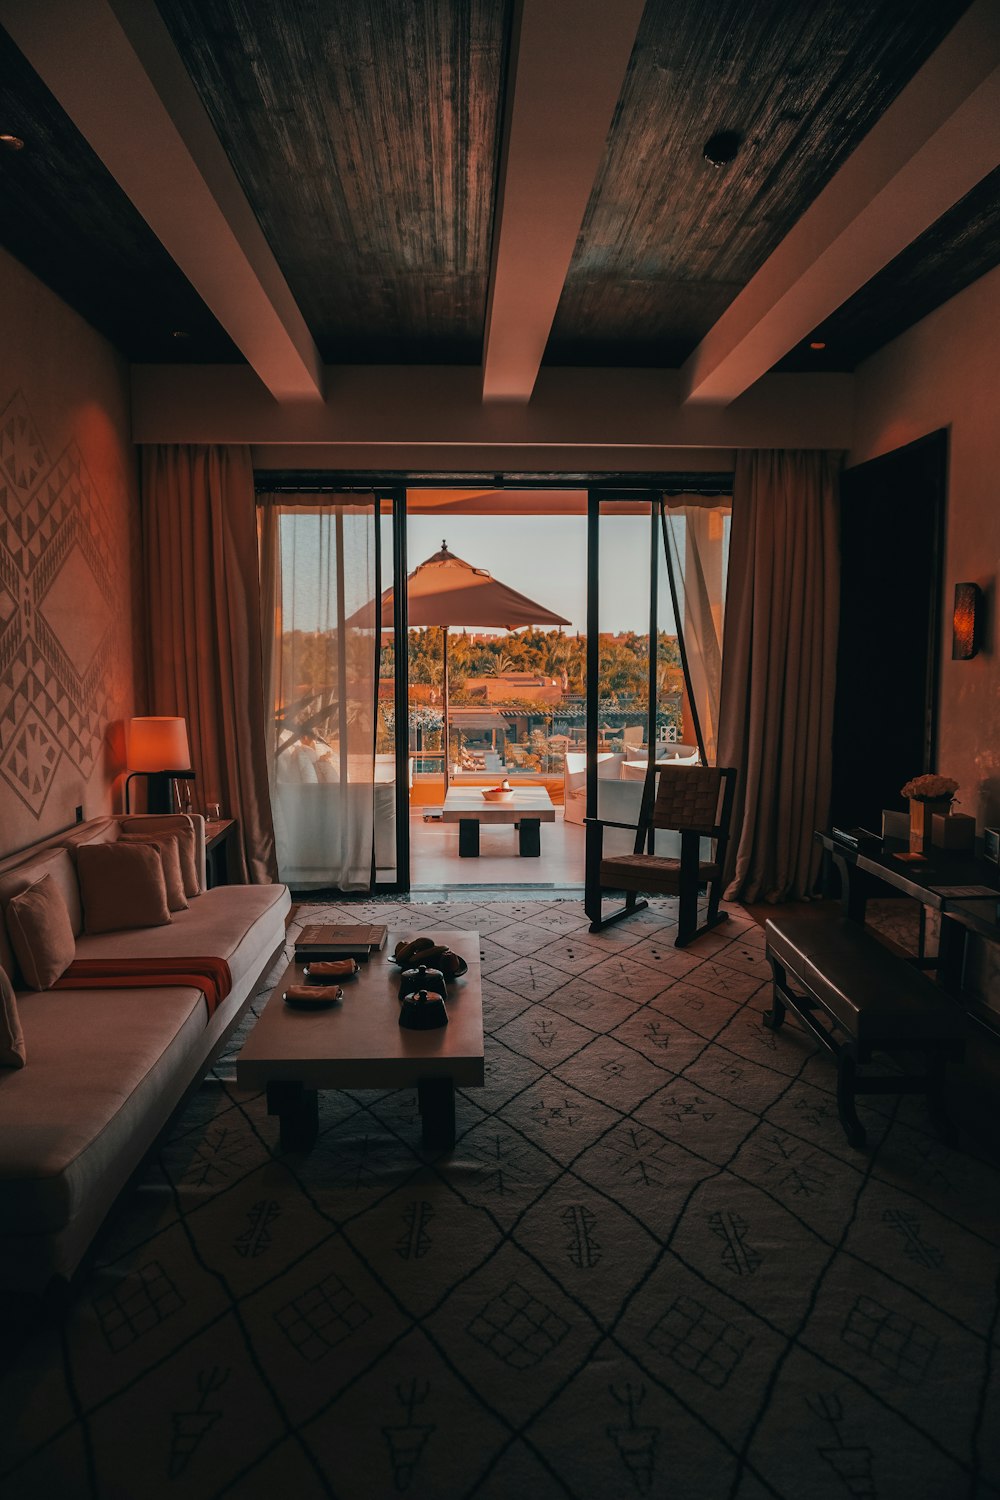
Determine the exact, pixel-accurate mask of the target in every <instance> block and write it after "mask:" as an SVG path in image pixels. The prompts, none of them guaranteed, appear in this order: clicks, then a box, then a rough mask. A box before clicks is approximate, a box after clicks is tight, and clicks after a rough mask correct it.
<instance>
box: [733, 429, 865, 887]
mask: <svg viewBox="0 0 1000 1500" xmlns="http://www.w3.org/2000/svg"><path fill="white" fill-rule="evenodd" d="M839 468H840V455H839V454H830V453H820V452H809V451H804V452H780V451H775V452H770V451H764V450H761V451H756V452H754V451H751V452H743V453H740V454H739V455H738V457H737V463H736V476H735V481H734V485H733V522H732V541H731V546H730V560H729V582H728V591H727V598H726V621H725V635H724V647H723V653H722V699H721V708H720V730H719V760H718V763H719V765H723V766H735V767H736V768H737V769H738V771H739V773H740V774H739V782H738V786H737V792H736V807H735V810H734V822H733V828H734V838H733V841H732V843H731V844H730V855H729V869H728V870H727V876H728V887H727V891H726V894H727V896H729V897H730V898H731V899H737V898H739V899H741V900H744V901H758V900H763V901H787V900H796V899H800V900H801V899H804V898H807V897H808V896H809V895H810V893H811V891H812V889H813V885H814V882H815V878H816V874H817V870H818V863H819V852H818V850H817V849H816V846H815V843H814V840H813V831H814V829H816V828H819V827H822V826H824V824H825V822H826V819H827V815H828V812H829V801H830V754H831V739H832V733H833V700H834V686H835V678H836V662H837V626H838V618H839V586H840V584H839V580H840V556H839V521H838V478H837V476H838V471H839Z"/></svg>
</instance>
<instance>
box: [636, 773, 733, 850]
mask: <svg viewBox="0 0 1000 1500" xmlns="http://www.w3.org/2000/svg"><path fill="white" fill-rule="evenodd" d="M726 776H727V773H726V772H725V771H724V770H723V768H722V767H721V766H660V767H658V768H657V770H656V779H657V787H656V800H655V802H654V803H653V808H652V815H651V818H650V822H651V823H652V826H653V827H654V828H677V829H680V830H681V831H682V832H683V831H684V830H685V829H690V830H691V832H693V833H700V834H704V835H705V836H706V837H708V836H713V835H716V834H717V833H718V832H719V829H720V826H721V822H722V819H721V815H720V809H719V795H720V792H721V789H722V785H723V781H724V779H726ZM726 800H728V799H726Z"/></svg>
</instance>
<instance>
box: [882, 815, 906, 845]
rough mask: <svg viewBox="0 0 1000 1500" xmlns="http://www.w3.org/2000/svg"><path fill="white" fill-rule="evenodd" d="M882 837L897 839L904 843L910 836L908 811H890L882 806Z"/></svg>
mask: <svg viewBox="0 0 1000 1500" xmlns="http://www.w3.org/2000/svg"><path fill="white" fill-rule="evenodd" d="M882 837H883V838H884V839H898V840H899V842H900V843H901V844H905V843H906V841H907V840H908V839H909V837H910V815H909V813H905V812H891V811H890V810H889V809H888V808H883V809H882Z"/></svg>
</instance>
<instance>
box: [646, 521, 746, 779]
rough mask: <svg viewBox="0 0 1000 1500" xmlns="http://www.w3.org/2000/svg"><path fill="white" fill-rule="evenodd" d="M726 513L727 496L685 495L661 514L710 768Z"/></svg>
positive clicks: (715, 720) (716, 729)
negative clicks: (717, 497)
mask: <svg viewBox="0 0 1000 1500" xmlns="http://www.w3.org/2000/svg"><path fill="white" fill-rule="evenodd" d="M730 510H731V505H730V500H729V498H728V496H727V497H726V499H725V500H716V499H708V498H705V499H699V498H697V497H695V496H690V497H689V496H686V495H685V496H681V497H680V499H679V500H675V499H671V500H670V501H668V502H667V506H666V508H664V509H662V510H661V517H662V520H661V532H662V538H663V544H664V547H665V548H666V549H667V557H666V561H667V563H668V564H669V568H670V571H671V572H672V574H673V578H674V586H675V588H676V590H677V606H678V613H679V615H680V619H679V620H678V621H677V626H676V628H677V631H678V635H681V634H682V635H683V640H684V646H685V650H686V655H687V661H688V670H689V672H690V694H691V698H692V699H693V703H694V708H695V711H696V712H697V715H698V724H699V727H700V729H701V736H702V740H703V742H704V746H705V764H706V765H709V766H714V765H715V764H716V762H717V753H718V732H719V697H720V693H721V680H722V628H723V620H724V617H725V604H726V554H727V542H728V536H727V527H728V521H729V513H730ZM661 593H662V588H661ZM685 736H686V738H687V740H688V741H689V742H691V743H693V742H694V740H695V735H694V732H693V730H692V729H690V728H688V727H686V728H685Z"/></svg>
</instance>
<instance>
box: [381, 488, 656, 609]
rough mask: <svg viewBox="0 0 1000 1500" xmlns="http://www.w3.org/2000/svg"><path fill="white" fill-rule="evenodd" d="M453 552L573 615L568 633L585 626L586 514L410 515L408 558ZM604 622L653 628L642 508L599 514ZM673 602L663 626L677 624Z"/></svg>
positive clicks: (421, 558)
mask: <svg viewBox="0 0 1000 1500" xmlns="http://www.w3.org/2000/svg"><path fill="white" fill-rule="evenodd" d="M442 540H445V541H447V543H448V548H449V550H450V551H451V552H455V553H457V555H458V556H459V557H461V558H463V559H464V561H465V562H468V563H472V564H473V566H474V567H477V568H487V569H488V570H489V571H490V572H491V573H492V574H493V577H494V578H498V579H499V580H500V582H501V583H506V584H508V585H509V586H510V587H511V588H514V589H517V590H518V592H519V593H522V594H527V595H528V598H529V599H534V600H535V601H536V602H537V603H539V604H544V605H545V606H546V607H547V608H548V609H551V610H554V611H555V613H556V614H559V615H565V616H566V618H567V619H568V620H570V621H571V622H572V623H571V624H570V625H569V626H567V627H566V630H567V633H569V634H573V633H574V632H575V631H577V630H578V631H579V632H580V634H581V635H585V634H586V632H587V518H586V516H456V515H449V516H423V515H411V516H410V518H409V520H408V521H407V533H406V552H407V566H408V568H409V570H410V571H411V572H412V571H413V569H414V568H415V567H416V566H417V564H418V563H421V562H423V561H424V560H425V559H426V558H428V557H430V556H431V555H432V554H433V553H435V552H437V551H438V550H439V548H440V546H441V542H442ZM600 543H601V579H600V601H601V621H600V625H601V629H602V630H606V631H611V632H612V633H617V632H619V631H622V630H635V631H637V632H639V633H641V634H645V632H646V631H647V629H648V628H649V520H648V518H647V517H645V516H616V517H613V518H608V517H606V516H602V518H601V532H600ZM672 621H673V615H672V613H671V611H670V609H669V606H666V607H665V608H664V607H663V606H661V609H660V627H661V629H665V630H668V631H672V629H673V624H672Z"/></svg>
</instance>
